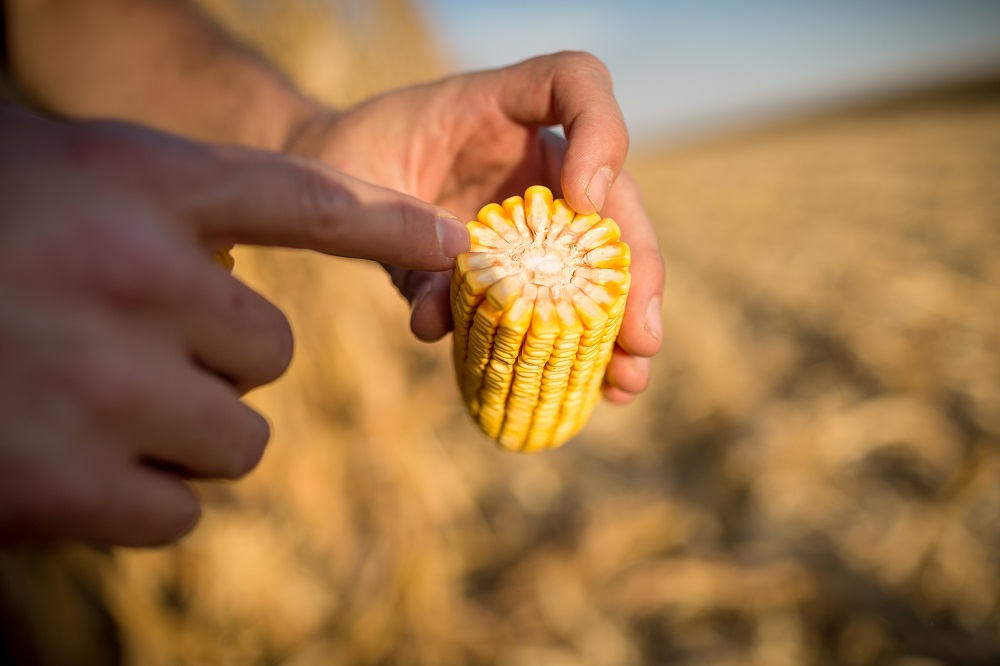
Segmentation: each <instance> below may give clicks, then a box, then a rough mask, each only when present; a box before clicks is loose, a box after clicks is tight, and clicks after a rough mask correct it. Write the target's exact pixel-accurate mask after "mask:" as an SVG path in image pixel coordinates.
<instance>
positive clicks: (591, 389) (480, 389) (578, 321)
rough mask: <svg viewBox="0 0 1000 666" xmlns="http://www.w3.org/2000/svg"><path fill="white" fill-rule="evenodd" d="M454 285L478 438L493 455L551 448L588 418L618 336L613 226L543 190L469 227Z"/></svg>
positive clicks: (624, 270)
mask: <svg viewBox="0 0 1000 666" xmlns="http://www.w3.org/2000/svg"><path fill="white" fill-rule="evenodd" d="M468 227H469V233H470V235H471V237H472V247H471V249H470V251H469V252H466V253H463V254H461V255H459V257H458V259H457V260H456V266H455V272H454V278H453V280H452V289H451V304H452V315H453V318H454V323H455V336H454V350H455V368H456V373H457V376H458V381H459V387H460V388H461V390H462V395H463V398H464V399H465V402H466V405H467V406H468V408H469V411H470V413H471V414H472V415H473V417H474V418H475V419H476V421H477V423H478V424H479V426H480V427H481V428H482V429H483V430H484V431H485V432H486V433H487V434H488V435H489V436H490V437H492V438H494V439H496V440H497V441H498V442H499V443H500V444H501V445H502V446H504V447H505V448H509V449H516V450H537V449H542V448H549V447H554V446H559V445H560V444H562V443H563V442H565V441H566V440H567V439H569V438H570V437H572V436H573V435H574V434H575V433H576V432H577V431H578V430H579V429H580V428H582V427H583V425H584V424H585V423H586V421H587V419H588V418H589V416H590V413H591V411H592V410H593V408H594V406H595V405H596V403H597V401H598V399H599V398H600V390H601V385H602V383H603V379H604V371H605V369H606V368H607V365H608V362H609V361H610V359H611V354H612V351H613V349H614V343H615V339H616V337H617V335H618V331H619V329H620V327H621V320H622V316H623V313H624V309H625V299H626V296H627V294H628V286H629V274H628V266H629V262H630V255H629V248H628V246H627V245H626V244H625V243H623V242H621V241H620V240H619V238H620V235H621V232H620V230H619V229H618V225H617V224H616V223H615V222H614V220H611V219H609V218H601V216H600V215H596V214H593V215H580V214H577V213H575V212H574V211H573V210H572V209H571V208H570V207H569V206H568V205H567V204H566V202H565V201H563V200H562V199H557V200H553V198H552V193H551V192H550V191H549V190H548V189H547V188H545V187H540V186H535V187H530V188H528V190H527V191H526V192H525V195H524V198H523V199H522V198H521V197H511V198H509V199H507V200H505V201H504V202H503V204H502V205H498V204H489V205H488V206H485V207H483V209H482V210H480V211H479V215H478V216H477V219H476V220H475V221H473V222H470V223H469V224H468Z"/></svg>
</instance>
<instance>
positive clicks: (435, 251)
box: [193, 147, 469, 271]
mask: <svg viewBox="0 0 1000 666" xmlns="http://www.w3.org/2000/svg"><path fill="white" fill-rule="evenodd" d="M212 152H213V156H212V158H211V159H210V160H209V161H210V164H209V165H208V166H209V168H208V169H207V171H208V172H209V173H208V174H206V180H205V181H204V182H202V183H201V185H200V187H199V188H198V194H197V195H195V196H197V199H196V200H195V203H194V206H193V208H194V210H193V213H194V220H195V223H196V226H197V233H198V234H199V235H200V236H201V237H202V239H204V240H206V241H211V242H212V243H215V244H220V245H221V244H231V243H243V244H252V245H271V246H280V247H292V248H305V249H312V250H317V251H319V252H324V253H326V254H332V255H337V256H341V257H358V258H364V259H373V260H376V261H382V262H385V263H389V264H392V265H394V266H401V267H404V268H413V269H419V270H430V271H440V270H446V269H448V268H451V267H452V265H453V264H454V258H455V257H456V256H457V255H458V254H459V253H461V252H464V251H465V250H467V249H468V248H469V234H468V230H467V229H466V227H465V224H463V223H462V221H461V220H459V219H458V218H456V217H455V216H454V215H452V214H451V213H449V212H448V211H446V210H444V209H442V208H438V207H437V206H434V205H431V204H429V203H426V202H423V201H421V200H419V199H417V198H415V197H411V196H408V195H405V194H401V193H399V192H395V191H393V190H390V189H386V188H383V187H378V186H376V185H372V184H371V183H367V182H365V181H362V180H358V179H356V178H352V177H351V176H348V175H346V174H343V173H340V172H338V171H335V170H333V169H331V168H329V167H326V166H324V165H323V164H321V163H319V162H316V161H313V160H306V159H302V158H294V157H288V156H285V155H280V154H275V153H267V152H263V151H256V150H250V149H242V148H229V147H227V148H220V149H213V151H212Z"/></svg>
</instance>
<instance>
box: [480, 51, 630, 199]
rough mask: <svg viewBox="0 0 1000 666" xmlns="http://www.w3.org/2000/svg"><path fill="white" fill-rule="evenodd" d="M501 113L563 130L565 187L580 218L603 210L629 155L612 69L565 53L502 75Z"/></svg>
mask: <svg viewBox="0 0 1000 666" xmlns="http://www.w3.org/2000/svg"><path fill="white" fill-rule="evenodd" d="M500 72H501V74H502V75H503V76H504V80H503V84H502V85H501V91H500V96H499V103H500V105H501V109H502V110H503V112H504V113H505V114H506V115H507V117H509V118H511V119H512V120H515V121H517V122H520V123H525V124H530V125H557V124H559V125H562V126H563V129H564V130H565V132H566V138H567V139H568V140H569V147H568V148H567V150H566V157H565V161H564V162H563V169H562V175H561V178H560V181H561V182H560V185H561V186H562V192H563V196H564V197H565V199H566V201H567V202H568V203H569V205H570V206H571V207H572V208H573V209H574V210H576V211H579V212H581V213H593V212H598V211H600V210H601V208H602V207H603V205H604V202H605V200H606V198H607V195H608V192H609V190H610V189H611V185H612V184H613V183H614V182H615V179H616V178H617V177H618V174H619V173H620V172H621V169H622V165H623V164H624V162H625V155H626V154H627V153H628V130H627V129H626V127H625V119H624V117H623V116H622V111H621V109H620V108H619V106H618V102H617V101H616V100H615V96H614V92H613V89H612V83H611V75H610V74H609V72H608V69H607V67H606V66H605V65H604V63H602V62H601V61H600V60H598V59H597V58H596V57H594V56H593V55H591V54H589V53H582V52H563V53H556V54H554V55H550V56H542V57H540V58H533V59H531V60H526V61H524V62H522V63H519V64H517V65H514V66H513V67H510V68H508V69H505V70H500Z"/></svg>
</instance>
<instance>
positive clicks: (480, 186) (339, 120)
mask: <svg viewBox="0 0 1000 666" xmlns="http://www.w3.org/2000/svg"><path fill="white" fill-rule="evenodd" d="M557 124H561V125H562V126H563V128H564V129H565V130H566V136H567V137H568V142H567V141H566V140H564V139H562V138H561V137H557V136H556V135H554V134H552V133H550V132H547V131H545V130H544V129H543V128H544V127H545V126H548V125H557ZM292 149H293V150H294V151H295V152H298V153H300V154H305V155H309V156H315V157H320V158H321V159H323V160H324V161H326V162H327V163H329V164H331V165H333V166H334V167H336V168H337V169H340V170H343V171H345V172H347V173H350V174H352V175H355V176H358V177H360V178H363V179H364V180H367V181H370V182H374V183H378V184H379V185H383V186H386V187H391V188H393V189H397V190H399V191H402V192H406V193H408V194H412V195H414V196H417V197H419V198H421V199H423V200H425V201H433V202H435V203H437V204H439V205H441V206H443V207H445V208H447V209H448V210H451V211H453V212H454V213H456V214H457V215H459V216H460V217H461V218H462V219H465V220H469V219H472V218H473V217H474V216H475V214H476V211H477V210H479V208H480V207H481V206H482V204H483V202H487V201H497V200H498V198H499V196H501V195H503V196H506V194H508V193H510V192H512V191H524V188H527V187H528V186H529V185H531V184H533V183H553V184H555V183H558V184H559V185H560V188H559V189H560V190H561V196H562V197H563V198H564V199H565V201H566V203H567V204H568V206H569V207H570V208H571V209H573V210H574V211H577V212H579V213H583V214H592V213H597V212H600V214H601V215H602V216H605V217H611V218H614V219H615V220H617V221H618V223H619V224H620V225H621V234H622V238H623V240H624V241H626V242H627V243H628V244H629V246H630V247H631V254H632V265H631V266H630V268H629V271H630V274H631V276H632V282H631V286H630V288H629V298H628V304H627V306H626V308H625V311H624V314H623V315H622V324H621V334H620V336H619V337H618V342H617V344H616V345H614V346H613V351H612V353H611V360H610V362H609V364H608V368H607V372H606V375H605V383H604V387H603V390H604V395H605V397H607V398H609V399H611V400H613V401H615V402H626V401H628V400H629V399H631V397H632V396H634V395H635V394H637V393H639V392H641V391H642V390H643V389H644V388H645V386H646V382H647V381H648V377H649V358H648V357H650V356H652V355H653V354H655V353H656V352H657V350H658V349H659V346H660V306H659V303H660V294H661V291H662V288H663V264H662V260H661V257H660V252H659V249H658V247H657V240H656V237H655V235H654V233H653V229H652V224H651V222H650V220H649V217H648V215H647V214H646V211H645V209H644V208H643V205H642V201H641V197H640V195H639V191H638V188H637V187H636V185H635V182H634V181H633V180H632V179H631V177H630V176H629V175H628V174H627V173H625V172H624V171H622V164H623V162H624V160H625V154H626V152H627V150H628V135H627V131H626V129H625V124H624V120H623V119H622V115H621V111H620V110H619V108H618V104H617V102H616V101H615V98H614V95H613V93H612V90H611V79H610V77H609V75H608V72H607V70H606V68H605V67H604V65H603V64H601V62H600V61H598V60H597V59H596V58H594V57H593V56H590V55H588V54H585V53H558V54H554V55H549V56H543V57H539V58H533V59H531V60H526V61H524V62H522V63H519V64H517V65H514V66H511V67H505V68H503V69H498V70H491V71H485V72H477V73H473V74H465V75H460V76H455V77H452V78H448V79H444V80H442V81H438V82H435V83H430V84H426V85H421V86H415V87H412V88H406V89H402V90H396V91H391V92H389V93H386V94H383V95H380V96H379V97H377V98H374V99H372V100H370V101H368V102H365V103H363V104H361V105H359V106H357V107H355V108H353V109H350V110H348V111H347V112H345V113H343V114H331V115H330V116H328V117H326V118H323V117H319V118H316V119H314V120H313V121H312V122H311V123H310V124H308V125H307V126H306V127H305V128H304V129H303V130H302V131H301V132H300V133H299V135H298V138H297V140H296V141H295V142H294V143H293V145H292ZM612 183H613V184H614V186H613V187H612ZM390 274H391V275H392V278H393V281H394V282H395V283H396V286H397V287H398V288H399V289H400V291H401V292H402V293H403V295H404V296H406V297H407V299H409V300H410V302H411V303H412V308H413V310H412V315H411V320H410V325H411V328H412V329H413V331H414V333H415V334H416V335H417V337H419V338H421V339H423V340H428V341H430V340H436V339H438V338H440V337H442V336H444V335H445V334H446V333H447V332H448V330H449V329H450V328H451V327H452V317H451V308H450V304H449V285H450V280H451V275H450V273H428V272H422V271H408V270H402V269H398V268H390Z"/></svg>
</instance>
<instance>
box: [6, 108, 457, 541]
mask: <svg viewBox="0 0 1000 666" xmlns="http://www.w3.org/2000/svg"><path fill="white" fill-rule="evenodd" d="M0 202H2V203H0V210H2V215H0V368H2V369H3V372H2V373H0V423H3V424H4V427H3V429H2V431H0V543H10V542H19V541H31V542H37V541H52V540H83V541H88V542H96V543H104V544H121V545H128V546H152V545H159V544H164V543H168V542H170V541H173V540H175V539H177V538H178V537H179V536H181V535H182V534H184V533H185V532H187V531H188V530H190V529H191V528H192V527H193V525H194V523H195V522H196V520H197V518H198V515H199V511H200V509H199V505H198V501H197V498H196V496H195V495H194V493H193V492H192V491H191V488H190V487H189V486H188V484H187V480H188V479H191V478H237V477H240V476H242V475H243V474H245V473H246V472H248V471H249V470H250V469H251V468H253V467H254V466H255V465H256V464H257V462H258V460H259V459H260V457H261V455H262V453H263V450H264V446H265V444H266V442H267V439H268V435H269V428H268V424H267V422H266V421H265V420H264V418H263V417H262V416H261V415H259V414H257V413H256V412H254V411H253V410H252V409H251V408H250V407H248V406H247V405H246V404H244V403H243V402H242V401H241V400H240V396H241V394H243V393H244V392H246V391H248V390H250V389H252V388H254V387H257V386H260V385H262V384H265V383H267V382H270V381H272V380H274V379H276V378H277V377H278V376H279V375H280V374H281V373H282V372H283V371H284V370H285V368H286V367H287V365H288V363H289V360H290V358H291V353H292V337H291V331H290V329H289V326H288V322H287V321H286V320H285V317H284V315H282V313H281V312H280V311H279V310H278V309H277V308H276V307H275V306H274V305H272V304H271V303H269V302H268V301H267V300H266V299H264V298H263V297H262V296H260V295H259V294H257V293H256V292H254V291H253V290H251V289H250V288H248V287H247V286H245V285H243V284H242V283H241V282H240V281H238V280H237V279H236V278H234V277H232V276H231V275H229V274H228V273H227V272H226V271H225V270H223V269H222V268H221V267H219V266H218V265H216V264H215V263H214V262H213V260H212V254H213V252H214V251H215V250H216V249H218V248H221V247H227V246H228V245H230V244H232V243H251V244H261V245H279V246H286V247H298V248H310V249H313V250H318V251H321V252H327V253H330V254H336V255H340V256H350V257H364V258H368V259H373V260H377V261H384V262H392V263H394V264H400V263H407V264H409V265H410V266H411V267H413V268H420V269H425V270H444V269H447V268H448V267H449V266H452V265H453V263H454V261H453V260H454V256H455V255H456V254H457V253H458V252H460V251H462V250H464V249H467V248H468V234H467V232H466V231H465V228H464V225H463V224H462V222H461V221H459V220H458V219H456V218H454V217H451V216H450V215H449V214H448V213H446V212H445V211H443V210H441V209H439V208H437V207H435V206H433V205H431V204H427V203H424V202H422V201H420V200H418V199H415V198H413V197H409V196H406V195H402V194H399V193H397V192H394V191H391V190H387V189H383V188H380V187H376V186H374V185H370V184H368V183H364V182H362V181H359V180H357V179H354V178H351V177H349V176H346V175H344V174H340V173H337V172H335V171H333V170H332V169H329V168H328V167H326V166H324V165H322V164H321V163H319V162H315V161H309V160H304V159H299V158H292V157H287V156H283V155H280V154H277V153H270V152H265V151H258V150H251V149H246V148H237V147H223V146H210V145H206V144H198V143H192V142H189V141H186V140H181V139H178V138H176V137H172V136H168V135H164V134H160V133H158V132H154V131H150V130H146V129H142V128H138V127H135V126H131V125H124V124H121V123H107V122H104V123H68V122H62V121H56V120H52V119H46V118H41V117H39V116H37V115H34V114H32V113H29V112H26V111H24V110H23V109H19V108H17V107H14V106H11V105H7V104H2V103H0ZM362 217H363V218H365V219H366V220H368V223H367V224H366V225H365V227H363V228H361V229H358V228H355V227H353V226H352V222H353V220H356V219H358V218H362ZM442 229H448V230H450V233H440V232H441V231H442ZM442 238H443V239H445V240H446V241H447V242H444V243H442V242H441V240H440V239H442Z"/></svg>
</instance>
